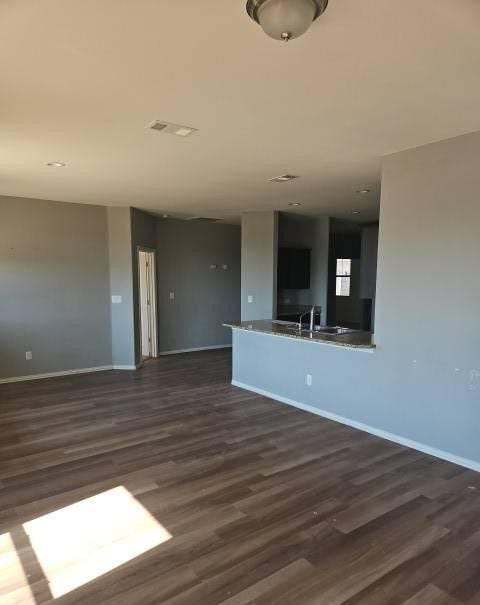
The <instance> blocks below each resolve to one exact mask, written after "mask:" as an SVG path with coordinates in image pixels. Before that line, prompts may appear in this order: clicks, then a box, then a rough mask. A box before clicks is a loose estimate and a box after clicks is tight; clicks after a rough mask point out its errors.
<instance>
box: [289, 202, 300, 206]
mask: <svg viewBox="0 0 480 605" xmlns="http://www.w3.org/2000/svg"><path fill="white" fill-rule="evenodd" d="M288 205H289V206H301V205H302V204H300V202H290V203H289V204H288Z"/></svg>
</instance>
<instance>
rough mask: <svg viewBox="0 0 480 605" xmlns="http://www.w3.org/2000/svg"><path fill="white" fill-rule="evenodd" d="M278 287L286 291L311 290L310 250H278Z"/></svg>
mask: <svg viewBox="0 0 480 605" xmlns="http://www.w3.org/2000/svg"><path fill="white" fill-rule="evenodd" d="M277 285H278V287H279V288H281V289H284V290H308V288H310V250H309V249H308V248H279V249H278V284H277Z"/></svg>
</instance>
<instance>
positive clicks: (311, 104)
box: [0, 0, 480, 220]
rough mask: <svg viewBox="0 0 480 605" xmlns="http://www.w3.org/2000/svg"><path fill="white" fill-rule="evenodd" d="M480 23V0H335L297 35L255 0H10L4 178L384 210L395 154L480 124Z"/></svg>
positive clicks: (213, 209)
mask: <svg viewBox="0 0 480 605" xmlns="http://www.w3.org/2000/svg"><path fill="white" fill-rule="evenodd" d="M479 32H480V2H479V1H478V0H454V1H452V0H403V1H402V2H399V1H398V0H381V1H379V0H330V4H329V7H328V9H327V11H326V13H325V14H324V15H323V16H322V17H321V18H320V19H319V20H318V21H316V22H315V24H314V25H313V26H312V28H311V29H310V31H309V32H308V33H307V34H306V35H305V36H303V37H302V38H300V39H298V40H294V41H292V42H289V43H288V44H283V43H281V42H276V41H274V40H271V39H270V38H268V37H267V36H266V35H265V34H263V32H262V31H261V29H260V28H259V27H258V25H256V24H255V23H254V22H252V21H251V20H250V19H249V18H248V16H247V14H246V12H245V1H244V0H228V1H226V0H203V1H201V2H200V1H199V0H173V1H169V2H167V1H166V0H42V1H41V2H40V1H39V0H2V2H1V3H0V69H1V72H0V73H1V78H0V194H3V195H12V196H23V197H34V198H48V199H54V200H63V201H68V202H85V203H96V204H114V205H134V206H137V207H139V208H143V209H146V210H151V211H155V212H160V213H162V212H167V213H171V214H176V213H178V214H179V215H182V214H184V215H206V216H216V217H224V218H226V219H228V220H231V219H232V218H234V217H236V216H238V215H239V213H240V212H241V211H248V210H262V209H271V208H276V209H286V208H287V207H288V206H287V204H288V202H291V201H299V202H301V203H302V211H305V212H311V213H317V214H318V213H324V214H331V215H333V216H336V217H340V218H351V217H352V214H351V212H352V210H354V209H359V210H361V211H362V214H361V215H360V217H359V218H360V220H370V219H372V218H374V217H375V216H376V214H377V212H378V202H379V183H380V162H381V156H382V155H384V154H388V153H392V152H395V151H399V150H402V149H406V148H410V147H415V146H418V145H422V144H425V143H429V142H432V141H436V140H440V139H444V138H448V137H453V136H456V135H460V134H464V133H466V132H472V131H475V130H479V129H480V33H479ZM156 118H158V119H161V120H167V121H169V122H175V123H180V124H186V125H190V126H194V127H196V128H198V129H199V132H198V133H197V134H195V135H193V136H191V137H188V138H185V139H183V138H181V137H175V136H171V135H166V134H163V133H159V132H155V131H150V130H146V129H145V128H144V126H145V125H146V124H147V123H148V122H151V121H152V120H154V119H156ZM52 160H59V161H63V162H66V163H67V166H66V167H65V168H48V167H47V166H46V165H45V164H46V162H48V161H52ZM285 172H290V173H293V174H298V175H300V176H301V177H302V178H301V179H298V180H295V181H292V182H289V183H286V184H275V183H268V182H267V178H268V177H273V176H276V175H279V174H282V173H285ZM367 186H368V187H370V188H372V194H371V195H369V196H359V195H357V194H356V193H355V191H356V190H357V189H359V188H361V187H367Z"/></svg>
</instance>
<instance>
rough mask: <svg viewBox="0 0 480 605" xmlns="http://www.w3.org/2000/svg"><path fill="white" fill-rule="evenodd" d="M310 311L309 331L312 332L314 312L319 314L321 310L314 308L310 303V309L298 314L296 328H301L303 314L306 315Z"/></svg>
mask: <svg viewBox="0 0 480 605" xmlns="http://www.w3.org/2000/svg"><path fill="white" fill-rule="evenodd" d="M309 313H310V332H313V330H314V329H315V313H318V314H319V315H320V313H321V311H320V309H319V310H318V311H316V310H315V305H312V308H311V309H310V311H305V313H302V314H301V315H300V318H299V321H298V329H299V330H301V329H302V318H303V317H304V316H305V315H308V314H309Z"/></svg>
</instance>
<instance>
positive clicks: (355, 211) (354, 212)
mask: <svg viewBox="0 0 480 605" xmlns="http://www.w3.org/2000/svg"><path fill="white" fill-rule="evenodd" d="M352 214H360V210H353V211H352Z"/></svg>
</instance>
